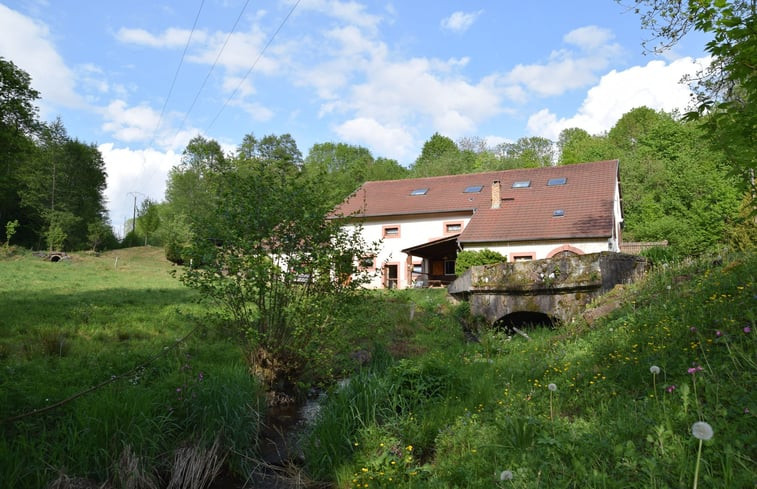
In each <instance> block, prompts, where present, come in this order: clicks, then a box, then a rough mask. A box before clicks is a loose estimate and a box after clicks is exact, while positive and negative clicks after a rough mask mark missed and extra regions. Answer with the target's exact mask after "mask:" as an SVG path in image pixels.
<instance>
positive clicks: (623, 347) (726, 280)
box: [306, 254, 757, 488]
mask: <svg viewBox="0 0 757 489" xmlns="http://www.w3.org/2000/svg"><path fill="white" fill-rule="evenodd" d="M755 276H757V257H756V256H755V255H754V254H750V255H744V256H736V257H731V258H729V259H725V260H723V261H722V262H721V261H708V260H699V261H690V262H686V263H683V264H675V265H673V264H667V265H665V266H664V267H660V268H659V269H657V270H656V271H654V272H653V273H652V274H651V275H650V276H649V277H648V278H647V280H646V281H644V282H643V283H640V284H637V285H635V286H633V287H626V289H625V291H624V292H623V293H622V294H621V295H620V300H621V308H620V309H619V310H617V311H616V312H615V313H613V314H612V315H611V316H609V317H606V318H603V319H602V320H600V321H598V322H595V323H593V325H592V326H591V327H589V326H588V325H587V324H585V323H583V322H581V321H578V322H575V323H572V324H569V325H566V326H563V327H561V328H558V329H556V330H539V329H536V330H532V331H529V336H530V337H531V338H532V341H527V340H526V339H525V338H523V337H520V336H515V337H512V338H511V337H507V336H506V335H503V334H501V333H497V332H492V331H489V332H484V333H483V335H482V337H481V338H480V340H481V341H480V342H479V343H463V342H462V340H460V338H459V337H457V336H454V335H451V336H450V338H449V339H448V340H447V343H446V344H445V345H444V346H443V347H442V348H443V349H435V348H433V347H432V346H431V344H432V343H428V345H429V346H428V347H427V348H425V352H426V353H424V354H423V355H421V356H420V357H417V358H415V359H406V360H403V361H399V362H395V363H393V364H392V365H391V366H389V367H387V368H384V369H382V370H380V371H367V372H363V373H360V374H359V375H358V376H356V377H355V378H354V379H353V383H354V384H355V385H354V387H353V383H351V384H350V388H348V389H345V390H344V391H343V392H340V393H337V394H336V395H333V396H331V397H330V398H329V401H328V402H327V405H326V406H325V408H324V410H323V415H322V418H321V421H320V423H319V424H318V425H316V427H315V428H314V429H313V431H312V433H311V437H310V438H309V439H308V443H309V446H310V447H311V450H309V451H308V452H306V458H307V456H308V455H309V456H310V459H309V463H310V464H311V471H312V472H313V474H315V475H317V476H319V477H321V478H324V479H326V480H331V481H334V482H335V483H336V484H337V485H338V486H339V487H358V486H359V487H415V488H422V487H469V488H477V487H481V488H484V487H486V488H490V487H493V486H499V487H514V488H538V487H545V488H546V487H581V488H600V487H602V488H629V487H630V488H634V487H637V488H647V487H660V488H663V487H692V484H693V483H694V480H695V471H697V467H698V473H697V478H698V483H699V485H700V487H723V488H735V487H745V488H746V487H754V484H755V482H757V460H755V451H754V447H755V446H757V434H756V432H755V430H754V425H755V424H754V423H755V417H754V416H755V415H754V413H755V410H756V409H757V397H756V396H755V393H754V389H753V385H754V384H753V379H754V375H755V373H757V364H756V363H755V362H756V360H755V359H756V358H757V355H756V354H757V349H756V348H755V346H757V337H756V336H755V331H757V330H756V329H755V328H756V326H757V309H756V308H755V304H757V287H756V286H755ZM438 307H439V308H444V307H446V306H444V305H443V304H439V305H438ZM428 310H429V311H432V310H434V308H433V307H432V308H429V309H428ZM426 319H430V320H431V322H430V323H427V322H425V321H424V320H423V319H418V320H419V321H423V323H424V324H425V325H426V326H421V325H418V329H424V328H428V329H435V330H436V334H437V336H439V335H443V334H445V333H446V332H448V331H450V328H451V326H446V329H445V326H443V323H442V321H443V320H444V319H443V316H440V317H434V315H433V314H431V315H430V316H427V317H426ZM429 325H432V326H429ZM416 339H417V337H416ZM653 365H654V366H657V367H658V368H659V369H660V372H659V374H657V375H656V376H655V377H654V378H650V367H651V366H653ZM655 370H656V369H655ZM550 384H554V386H553V389H550V387H549V385H550ZM698 421H706V422H708V423H709V424H710V425H712V426H713V428H714V431H715V434H714V436H713V437H712V439H711V440H705V441H703V444H704V449H703V450H702V455H701V461H699V460H698V457H697V453H698V444H699V443H700V440H697V439H696V438H694V437H693V436H692V433H691V426H692V424H693V423H695V422H698ZM319 450H320V452H319ZM319 453H329V454H333V455H331V456H329V457H325V456H323V457H319V456H318V454H319ZM700 462H701V463H700Z"/></svg>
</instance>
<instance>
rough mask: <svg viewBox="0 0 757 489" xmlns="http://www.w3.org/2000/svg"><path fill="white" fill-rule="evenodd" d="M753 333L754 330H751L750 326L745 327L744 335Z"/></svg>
mask: <svg viewBox="0 0 757 489" xmlns="http://www.w3.org/2000/svg"><path fill="white" fill-rule="evenodd" d="M751 332H752V328H750V327H749V326H744V333H751Z"/></svg>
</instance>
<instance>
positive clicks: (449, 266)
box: [444, 260, 455, 275]
mask: <svg viewBox="0 0 757 489" xmlns="http://www.w3.org/2000/svg"><path fill="white" fill-rule="evenodd" d="M454 274H455V260H444V275H454Z"/></svg>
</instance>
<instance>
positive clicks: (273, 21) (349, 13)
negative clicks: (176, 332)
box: [0, 0, 706, 234]
mask: <svg viewBox="0 0 757 489" xmlns="http://www.w3.org/2000/svg"><path fill="white" fill-rule="evenodd" d="M627 1H629V2H630V0H627ZM648 38H649V33H648V32H645V31H643V30H642V29H641V27H640V20H639V17H638V16H637V15H635V14H634V13H633V12H632V11H631V10H629V8H628V6H627V5H626V6H624V5H621V4H619V3H617V2H616V1H614V0H573V1H563V0H530V1H522V0H521V1H513V0H468V1H465V2H459V1H458V2H454V1H447V0H394V1H369V0H365V1H357V0H299V1H297V0H149V1H148V0H133V1H129V2H124V1H108V0H106V1H95V0H89V1H84V0H16V1H9V0H0V56H1V57H3V58H5V59H6V60H10V61H13V62H14V63H15V64H16V65H17V66H18V67H20V68H21V69H23V70H24V71H26V72H27V73H29V74H30V75H31V77H32V87H33V88H34V89H36V90H38V91H39V92H40V94H41V98H40V100H39V101H38V106H39V109H40V117H41V119H42V120H45V121H52V120H55V118H56V117H60V118H61V120H62V122H63V124H64V125H65V127H66V129H67V131H68V134H69V136H71V137H72V138H76V139H79V140H80V141H83V142H86V143H91V144H94V145H96V146H97V147H98V148H99V150H100V152H101V153H102V155H103V159H104V161H105V164H106V171H107V174H108V178H107V185H108V187H107V190H106V192H105V196H106V199H107V207H108V210H109V215H110V219H111V221H112V223H113V225H114V228H115V229H116V232H117V234H120V233H121V232H122V230H123V225H124V223H125V221H126V219H128V218H130V217H131V215H132V210H133V205H134V199H135V196H136V197H137V199H138V202H139V201H141V200H142V199H143V198H150V199H152V200H154V201H162V200H163V199H164V194H165V187H166V179H167V175H168V172H169V170H170V169H171V168H172V167H173V166H175V165H177V164H178V163H179V162H180V159H181V153H182V151H183V149H184V148H185V147H186V144H187V142H188V141H189V140H190V139H191V138H192V137H194V136H196V135H198V134H199V135H202V136H204V137H206V138H212V139H215V140H217V141H218V142H219V143H220V144H221V145H222V147H223V148H224V149H225V150H226V151H229V152H232V151H234V148H236V147H237V146H238V145H239V144H240V143H241V141H242V138H243V137H244V136H245V135H246V134H254V135H255V136H257V137H262V136H265V135H269V134H275V135H282V134H291V136H292V137H293V138H294V139H295V141H296V142H297V145H298V147H299V149H300V151H301V152H302V153H303V155H305V156H307V153H308V150H309V149H310V148H311V147H312V146H313V145H314V144H318V143H325V142H343V143H347V144H351V145H359V146H363V147H366V148H368V149H369V150H370V151H371V153H372V154H373V156H374V157H385V158H392V159H395V160H397V161H398V162H399V163H400V164H402V165H405V166H409V165H411V164H412V163H413V162H414V161H415V159H416V158H417V157H418V155H419V154H420V151H421V149H422V147H423V144H424V142H426V141H427V140H428V139H429V138H430V137H431V136H432V135H433V134H434V133H437V132H438V133H439V134H442V135H444V136H447V137H450V138H452V139H453V140H455V141H457V140H459V139H460V138H463V137H480V138H485V139H486V141H487V142H488V143H489V144H490V145H491V146H495V145H496V144H498V143H501V142H507V141H515V140H517V139H518V138H520V137H528V136H541V137H546V138H549V139H552V140H555V141H556V140H557V138H558V137H559V134H560V131H562V130H563V129H566V128H571V127H580V128H583V129H585V130H586V131H588V132H589V133H591V134H602V133H604V132H606V131H608V130H609V129H610V128H611V127H612V126H613V125H614V124H615V122H616V121H617V120H618V119H619V118H620V116H622V115H623V114H624V113H626V112H628V111H629V110H630V109H632V108H634V107H639V106H647V107H651V108H653V109H656V110H665V111H674V110H685V109H686V108H687V107H688V106H689V104H690V102H691V100H690V95H691V94H690V90H689V88H688V87H687V86H686V84H682V83H681V78H682V77H683V76H684V75H686V74H695V73H696V72H697V71H698V70H700V69H701V68H702V67H703V66H704V65H705V64H706V58H705V53H704V50H703V48H704V45H705V40H704V39H703V38H701V37H697V36H689V37H687V38H685V39H684V40H683V42H681V43H679V44H678V45H676V46H675V47H674V48H673V50H670V51H667V52H665V53H662V54H661V55H655V54H650V53H644V51H643V48H642V42H643V41H644V40H646V39H648Z"/></svg>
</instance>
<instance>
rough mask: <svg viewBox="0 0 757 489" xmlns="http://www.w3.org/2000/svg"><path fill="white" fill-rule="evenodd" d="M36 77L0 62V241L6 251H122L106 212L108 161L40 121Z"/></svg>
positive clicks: (58, 127)
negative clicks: (10, 247) (12, 248)
mask: <svg viewBox="0 0 757 489" xmlns="http://www.w3.org/2000/svg"><path fill="white" fill-rule="evenodd" d="M39 96H40V95H39V92H37V91H36V90H34V89H33V88H32V87H31V78H30V76H29V75H28V74H27V73H26V72H25V71H23V70H21V69H20V68H18V67H17V66H16V65H15V64H14V63H13V62H12V61H7V60H5V59H3V58H0V174H1V175H2V176H1V177H0V237H2V241H3V242H4V243H5V244H6V246H7V245H8V243H9V242H10V240H11V239H13V242H14V244H18V245H21V246H24V247H28V248H33V249H45V248H49V249H51V250H63V249H67V250H78V249H84V248H96V247H98V246H103V245H108V246H110V247H113V246H117V245H118V243H117V242H116V239H115V237H114V236H113V232H112V231H111V228H110V225H109V222H108V216H107V212H106V209H105V199H104V196H103V192H104V191H105V179H106V173H105V163H104V162H103V159H102V155H101V154H100V152H99V150H98V149H97V148H96V147H95V146H94V145H93V144H87V143H84V142H82V141H79V140H78V139H76V138H72V137H71V136H69V135H68V133H67V131H66V128H65V127H64V125H63V122H62V121H61V120H60V119H56V120H55V121H53V122H50V123H46V122H41V121H40V120H39V116H38V109H37V107H36V106H35V105H34V103H35V101H36V100H37V99H38V98H39Z"/></svg>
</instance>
